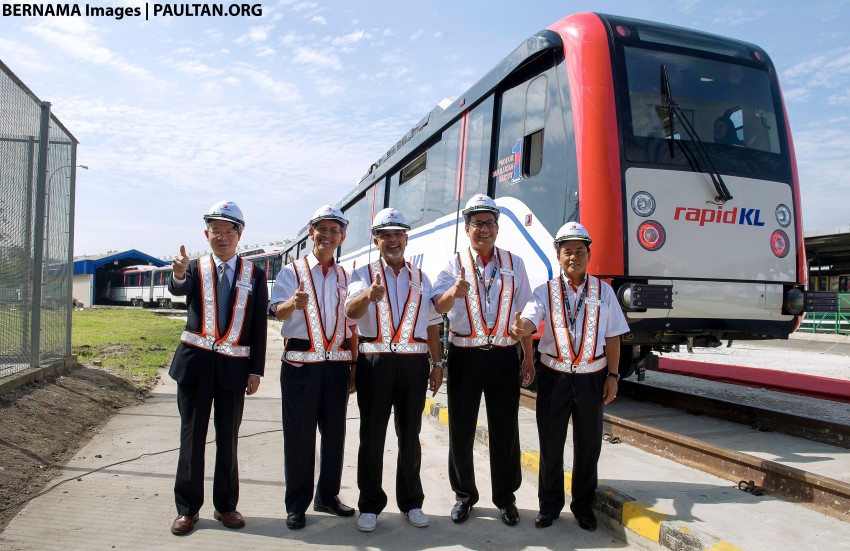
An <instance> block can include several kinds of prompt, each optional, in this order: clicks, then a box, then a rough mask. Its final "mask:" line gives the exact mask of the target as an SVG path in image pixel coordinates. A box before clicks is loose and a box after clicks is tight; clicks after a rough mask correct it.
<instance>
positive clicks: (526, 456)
mask: <svg viewBox="0 0 850 551" xmlns="http://www.w3.org/2000/svg"><path fill="white" fill-rule="evenodd" d="M520 458H521V459H520V461H521V462H522V466H523V467H525V468H526V469H528V470H529V471H531V472H533V473H534V474H537V473H539V472H540V452H539V451H537V450H522V455H521V456H520Z"/></svg>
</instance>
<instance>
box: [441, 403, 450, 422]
mask: <svg viewBox="0 0 850 551" xmlns="http://www.w3.org/2000/svg"><path fill="white" fill-rule="evenodd" d="M440 422H441V423H443V424H444V425H448V424H449V408H443V407H441V408H440Z"/></svg>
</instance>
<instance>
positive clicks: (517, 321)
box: [508, 312, 534, 340]
mask: <svg viewBox="0 0 850 551" xmlns="http://www.w3.org/2000/svg"><path fill="white" fill-rule="evenodd" d="M533 328H534V326H533V325H532V324H531V322H530V321H528V320H524V319H522V318H521V317H519V312H514V322H513V323H512V324H511V327H510V328H509V329H508V333H509V334H510V336H511V337H513V338H514V339H515V340H520V339H522V338H524V337H527V336H529V335H530V334H531V333H532V332H533Z"/></svg>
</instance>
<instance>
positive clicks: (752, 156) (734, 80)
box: [615, 43, 790, 181]
mask: <svg viewBox="0 0 850 551" xmlns="http://www.w3.org/2000/svg"><path fill="white" fill-rule="evenodd" d="M647 46H649V47H647ZM693 51H694V53H693V54H691V53H682V52H683V49H682V48H681V47H678V45H674V46H665V45H663V44H646V43H643V44H639V45H623V47H622V48H619V49H618V52H617V55H618V56H620V59H621V63H619V64H617V66H618V67H619V68H620V69H619V74H618V75H617V76H616V77H615V78H617V79H618V80H619V81H620V84H619V86H618V91H619V95H620V100H621V101H620V102H619V103H620V105H621V107H622V108H621V109H620V113H621V121H620V124H621V128H622V132H623V141H624V146H625V152H624V153H625V158H626V161H629V162H633V163H649V164H655V165H659V164H663V165H673V166H676V167H681V168H688V167H690V168H691V169H693V170H699V171H705V170H706V169H705V167H702V166H699V162H698V161H695V160H694V157H695V156H694V155H692V154H690V153H692V152H693V150H694V149H695V147H699V144H694V143H693V142H694V141H696V140H699V141H701V142H702V143H703V144H704V146H705V148H706V151H707V152H708V154H709V155H710V156H711V160H712V161H713V162H714V164H715V166H716V167H717V169H718V170H719V171H721V172H724V173H730V174H736V175H740V176H747V177H753V178H760V179H765V178H766V179H771V180H779V181H790V163H789V162H788V152H787V151H786V150H785V148H783V147H782V145H781V144H782V138H783V135H784V132H782V130H781V129H780V125H781V124H784V122H783V121H782V118H781V115H777V113H781V103H780V102H779V101H778V88H777V87H776V86H774V85H773V84H772V77H771V72H770V70H769V67H768V64H766V63H759V62H756V61H749V60H743V59H740V57H739V56H734V57H733V56H729V57H726V56H723V57H720V56H718V55H717V53H716V52H711V51H708V52H700V51H697V50H693ZM615 73H618V71H616V70H615ZM665 73H666V77H662V74H665ZM665 81H666V82H665ZM662 86H664V88H665V89H664V90H662ZM667 92H669V98H670V100H672V101H673V102H675V103H676V104H677V105H678V107H679V109H680V111H679V114H678V115H676V116H672V117H671V115H672V111H671V110H670V109H669V108H668V107H669V104H668V102H667V98H668V94H667ZM682 119H686V120H682ZM688 125H690V126H691V127H692V129H693V132H690V133H689V132H687V129H686V126H688ZM697 158H698V156H697Z"/></svg>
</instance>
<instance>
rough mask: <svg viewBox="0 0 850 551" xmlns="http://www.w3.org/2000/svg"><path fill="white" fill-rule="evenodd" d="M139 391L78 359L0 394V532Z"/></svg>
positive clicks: (142, 393)
mask: <svg viewBox="0 0 850 551" xmlns="http://www.w3.org/2000/svg"><path fill="white" fill-rule="evenodd" d="M144 396H145V391H144V390H141V389H139V388H137V386H136V385H135V384H134V383H132V382H130V381H128V380H126V379H123V378H121V377H119V376H117V375H115V374H113V373H110V372H109V371H107V370H104V369H97V368H89V367H85V366H82V365H79V364H78V365H76V366H74V367H73V368H71V369H69V370H68V371H67V372H65V374H63V375H61V376H59V377H55V378H52V379H48V380H46V381H42V382H39V383H33V384H31V385H27V386H24V387H21V388H19V389H16V390H12V391H10V392H8V393H6V394H5V395H3V396H0V426H2V432H0V531H2V530H3V529H4V528H5V527H6V525H7V524H8V523H9V521H10V520H11V519H12V518H14V516H15V515H16V514H18V512H19V511H20V510H21V508H23V506H24V503H20V502H22V501H24V500H26V499H28V498H32V497H33V496H35V495H36V494H38V493H39V492H40V491H42V490H43V489H45V486H46V485H47V483H48V482H49V481H50V480H52V479H53V478H54V477H56V476H57V475H58V474H59V473H60V472H61V470H62V467H63V466H64V465H65V464H66V463H67V462H68V461H69V460H70V459H71V458H72V457H73V456H74V454H75V453H76V452H77V451H78V450H79V449H80V448H82V447H83V446H84V445H85V444H86V443H88V441H89V440H90V439H91V438H92V437H93V436H94V435H95V434H96V433H97V431H98V429H99V428H100V427H101V426H103V424H104V423H105V422H106V421H107V420H108V419H109V418H110V417H111V416H112V415H113V414H114V413H115V411H116V410H118V409H120V408H122V407H124V406H127V405H130V404H134V403H138V402H140V401H142V400H144Z"/></svg>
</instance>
